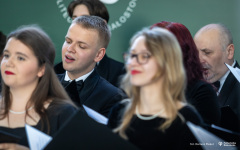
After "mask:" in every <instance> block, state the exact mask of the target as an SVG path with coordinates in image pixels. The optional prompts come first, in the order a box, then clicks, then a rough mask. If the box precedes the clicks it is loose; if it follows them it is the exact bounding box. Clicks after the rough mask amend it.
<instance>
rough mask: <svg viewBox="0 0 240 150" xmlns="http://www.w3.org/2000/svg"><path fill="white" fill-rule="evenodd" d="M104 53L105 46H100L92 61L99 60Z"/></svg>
mask: <svg viewBox="0 0 240 150" xmlns="http://www.w3.org/2000/svg"><path fill="white" fill-rule="evenodd" d="M105 53H106V49H105V48H100V49H99V50H98V52H97V54H96V56H95V59H94V61H95V62H99V61H100V60H102V58H103V57H104V55H105Z"/></svg>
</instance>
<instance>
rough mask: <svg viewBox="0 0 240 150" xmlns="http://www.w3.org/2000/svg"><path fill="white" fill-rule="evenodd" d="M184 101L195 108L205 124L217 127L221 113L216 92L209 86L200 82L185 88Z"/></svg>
mask: <svg viewBox="0 0 240 150" xmlns="http://www.w3.org/2000/svg"><path fill="white" fill-rule="evenodd" d="M186 99H187V102H188V103H190V104H191V105H193V106H194V107H195V108H196V110H197V111H198V112H199V114H200V115H201V117H202V118H203V121H204V122H205V123H207V124H215V125H219V123H220V117H221V112H220V107H219V103H218V98H217V94H216V91H215V90H214V88H213V86H212V85H211V84H209V83H206V82H204V81H201V80H199V81H195V82H192V84H190V85H188V86H187V89H186Z"/></svg>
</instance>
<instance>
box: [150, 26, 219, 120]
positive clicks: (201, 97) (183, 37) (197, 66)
mask: <svg viewBox="0 0 240 150" xmlns="http://www.w3.org/2000/svg"><path fill="white" fill-rule="evenodd" d="M154 27H161V28H165V29H167V30H169V31H170V32H172V33H173V34H174V35H175V36H176V38H177V40H178V42H179V44H180V46H181V49H182V54H183V61H184V68H185V70H186V74H187V89H186V92H185V93H186V99H187V101H188V103H190V104H192V105H193V106H194V107H195V108H196V109H197V111H198V112H199V113H200V115H201V116H202V118H203V120H204V122H205V123H207V124H218V123H219V121H220V108H219V104H218V101H217V95H216V91H215V90H214V88H213V86H212V85H211V84H209V83H207V82H206V81H205V80H204V78H203V68H202V65H201V63H200V59H199V57H198V55H199V54H198V50H197V47H196V45H195V43H194V40H193V38H192V36H191V33H190V32H189V30H188V29H187V28H186V27H185V26H184V25H183V24H180V23H176V22H168V21H162V22H159V23H156V24H154V25H152V26H151V28H154Z"/></svg>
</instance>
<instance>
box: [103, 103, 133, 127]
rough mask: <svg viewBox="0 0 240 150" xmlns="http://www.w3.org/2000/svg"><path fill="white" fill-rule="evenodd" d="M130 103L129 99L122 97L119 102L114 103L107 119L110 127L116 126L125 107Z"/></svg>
mask: <svg viewBox="0 0 240 150" xmlns="http://www.w3.org/2000/svg"><path fill="white" fill-rule="evenodd" d="M129 104H130V99H124V100H122V101H121V102H118V103H117V104H115V105H114V106H113V107H112V109H111V110H110V113H109V120H108V124H107V126H108V127H109V128H111V129H114V128H116V127H117V126H118V125H119V124H120V123H121V119H122V117H123V114H124V111H125V108H126V107H127V106H128V105H129Z"/></svg>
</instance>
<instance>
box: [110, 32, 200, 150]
mask: <svg viewBox="0 0 240 150" xmlns="http://www.w3.org/2000/svg"><path fill="white" fill-rule="evenodd" d="M125 58H126V68H127V74H126V75H125V77H124V78H123V81H122V88H123V89H124V90H125V91H126V93H127V94H128V96H129V98H130V100H126V101H124V102H121V103H119V104H118V105H116V106H114V107H113V109H112V111H111V113H110V117H109V122H108V126H109V127H110V128H112V129H114V131H115V132H117V133H118V134H119V135H120V136H121V137H123V138H125V139H128V140H129V141H130V142H131V143H133V144H135V145H136V146H137V147H139V148H141V149H187V148H189V146H191V145H190V143H191V142H196V140H195V138H194V137H193V136H192V134H191V133H190V131H189V129H188V127H187V125H186V121H191V122H193V123H194V124H198V125H200V124H201V122H202V120H201V118H200V116H199V114H198V113H197V112H196V111H195V109H194V108H192V107H191V106H189V105H187V103H186V100H185V96H184V95H185V94H184V90H185V86H186V75H185V70H184V66H183V60H182V53H181V48H180V46H179V44H178V41H177V39H176V38H175V36H174V35H173V34H172V33H170V32H169V31H167V30H166V29H162V28H154V29H143V30H142V31H139V32H138V33H136V34H135V35H134V36H133V38H132V39H131V43H130V50H129V53H127V54H126V55H125Z"/></svg>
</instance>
